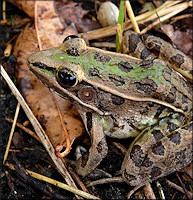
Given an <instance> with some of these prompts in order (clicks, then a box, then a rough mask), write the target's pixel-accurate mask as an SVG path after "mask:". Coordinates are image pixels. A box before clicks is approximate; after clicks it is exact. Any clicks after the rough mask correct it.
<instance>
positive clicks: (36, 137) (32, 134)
mask: <svg viewBox="0 0 193 200" xmlns="http://www.w3.org/2000/svg"><path fill="white" fill-rule="evenodd" d="M5 119H6V120H7V121H8V122H10V123H13V120H12V119H9V118H5ZM16 126H17V127H19V128H21V129H22V130H24V131H25V132H26V133H28V134H29V135H31V136H32V137H33V138H34V139H36V140H37V141H38V142H40V143H41V140H40V139H39V137H38V136H37V135H36V134H35V133H34V132H33V131H31V130H30V129H29V128H26V127H25V126H24V125H22V124H20V123H18V122H17V123H16Z"/></svg>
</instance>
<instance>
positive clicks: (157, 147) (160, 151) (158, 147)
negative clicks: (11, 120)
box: [152, 142, 165, 156]
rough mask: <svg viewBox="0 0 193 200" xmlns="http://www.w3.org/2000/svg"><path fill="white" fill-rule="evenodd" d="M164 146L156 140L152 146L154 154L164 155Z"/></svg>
mask: <svg viewBox="0 0 193 200" xmlns="http://www.w3.org/2000/svg"><path fill="white" fill-rule="evenodd" d="M164 149H165V148H164V146H163V145H162V143H161V142H158V143H157V144H156V145H155V147H153V148H152V152H153V153H154V154H156V155H160V156H163V155H164Z"/></svg>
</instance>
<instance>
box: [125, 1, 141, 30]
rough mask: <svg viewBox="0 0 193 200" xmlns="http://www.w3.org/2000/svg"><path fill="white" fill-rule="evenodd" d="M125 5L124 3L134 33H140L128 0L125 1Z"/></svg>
mask: <svg viewBox="0 0 193 200" xmlns="http://www.w3.org/2000/svg"><path fill="white" fill-rule="evenodd" d="M125 5H126V9H127V13H128V15H129V18H130V20H131V23H132V25H133V29H134V31H135V32H136V33H140V30H139V26H138V24H137V21H136V19H135V15H134V13H133V9H132V7H131V4H130V2H129V0H127V1H125Z"/></svg>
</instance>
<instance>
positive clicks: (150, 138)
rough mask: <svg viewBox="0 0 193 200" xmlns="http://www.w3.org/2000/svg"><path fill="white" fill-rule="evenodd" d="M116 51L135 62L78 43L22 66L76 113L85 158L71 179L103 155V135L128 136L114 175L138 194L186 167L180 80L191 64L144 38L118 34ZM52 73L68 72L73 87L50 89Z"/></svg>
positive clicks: (187, 88) (185, 108) (186, 120)
mask: <svg viewBox="0 0 193 200" xmlns="http://www.w3.org/2000/svg"><path fill="white" fill-rule="evenodd" d="M141 39H142V40H144V42H142V40H141ZM133 41H134V42H133ZM128 44H130V46H131V47H130V48H129V47H127V45H128ZM123 50H124V52H129V53H131V55H134V54H135V55H136V56H137V57H139V58H142V59H134V58H132V57H129V56H126V55H122V54H117V53H110V52H107V51H103V50H99V49H96V48H92V47H86V45H85V42H84V41H83V40H82V39H81V38H79V39H78V40H77V39H73V42H70V40H68V41H65V42H64V43H63V45H62V47H60V48H56V49H52V50H46V51H42V52H37V53H36V54H35V62H33V60H34V57H33V56H32V57H31V58H30V59H29V62H30V64H32V65H33V66H34V68H35V67H39V68H38V69H39V71H38V72H37V71H36V70H35V69H34V68H33V70H34V71H33V72H34V73H35V74H36V75H37V76H38V77H39V78H40V79H41V80H42V81H43V82H45V84H46V85H47V86H48V87H50V88H52V89H53V90H55V91H56V92H57V93H59V94H61V95H62V96H63V97H66V96H67V98H68V99H69V100H70V101H72V102H73V103H74V104H75V105H76V106H77V108H78V110H79V112H80V114H81V117H82V119H83V122H84V124H85V127H86V130H87V132H88V134H89V135H90V136H91V143H92V146H91V148H90V150H89V152H90V154H89V155H88V154H85V155H84V156H83V157H84V158H85V161H84V159H83V162H82V163H81V165H77V166H80V168H79V167H77V170H78V173H80V174H82V175H83V176H84V175H86V174H88V173H90V172H91V171H92V170H94V169H95V168H96V167H97V166H98V165H99V163H100V162H101V160H102V159H103V158H104V157H105V156H106V154H107V144H106V140H105V136H104V134H106V135H108V136H110V137H115V138H128V137H136V138H135V139H134V142H133V143H132V144H131V145H130V147H129V149H128V153H127V155H126V156H125V159H124V162H123V165H122V174H123V178H124V179H125V181H126V182H127V183H128V184H130V185H133V186H138V187H140V186H142V185H144V184H145V183H146V182H150V181H153V180H156V179H158V178H159V177H162V176H165V175H167V174H169V173H172V172H174V171H176V170H178V169H181V168H183V167H184V166H187V165H188V164H189V163H190V162H191V161H192V157H191V156H190V155H192V154H191V153H192V152H191V151H192V144H191V141H192V140H191V134H190V133H191V131H192V123H191V122H190V120H191V112H192V87H191V85H190V84H189V83H188V81H187V80H191V76H190V74H191V72H192V64H191V62H189V59H187V58H186V57H185V55H183V54H181V53H179V51H176V50H175V49H174V48H173V47H171V45H168V44H166V43H165V42H164V41H162V40H160V38H159V40H158V39H157V38H156V37H151V36H148V35H142V36H141V37H138V35H137V34H136V33H131V34H130V35H129V33H126V34H125V35H124V36H123ZM150 50H151V51H150ZM168 52H169V58H168ZM160 59H162V60H160ZM163 60H164V61H163ZM58 66H60V67H61V69H62V68H64V69H65V68H67V69H70V70H71V71H72V72H73V73H72V74H74V75H75V76H76V77H77V80H78V81H77V83H76V85H74V86H73V87H69V88H65V86H64V88H61V86H60V85H57V82H56V80H57V77H55V75H56V74H57V73H56V71H57V70H59V69H60V68H58ZM175 70H177V71H178V72H179V73H181V74H182V75H184V77H185V78H184V77H182V76H181V75H179V73H177V72H175ZM182 70H184V71H182ZM45 74H46V75H45ZM69 93H70V95H69Z"/></svg>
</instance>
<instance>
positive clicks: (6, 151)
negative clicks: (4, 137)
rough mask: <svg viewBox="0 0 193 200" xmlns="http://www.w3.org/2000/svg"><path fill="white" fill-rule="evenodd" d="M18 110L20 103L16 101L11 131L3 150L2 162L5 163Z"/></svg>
mask: <svg viewBox="0 0 193 200" xmlns="http://www.w3.org/2000/svg"><path fill="white" fill-rule="evenodd" d="M19 110H20V103H19V102H18V103H17V108H16V111H15V116H14V121H13V124H12V128H11V132H10V135H9V140H8V143H7V147H6V150H5V155H4V159H3V164H5V161H6V159H7V156H8V153H9V148H10V145H11V140H12V137H13V133H14V130H15V124H16V121H17V117H18V115H19Z"/></svg>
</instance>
